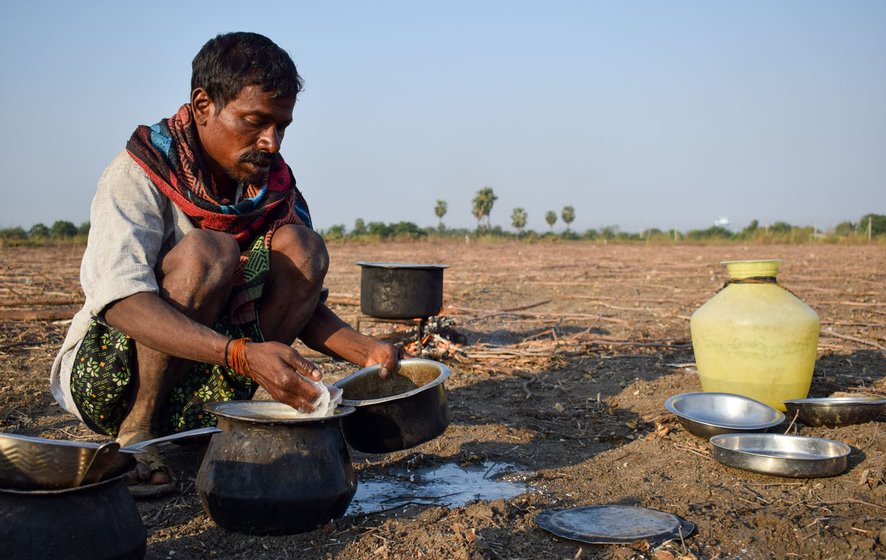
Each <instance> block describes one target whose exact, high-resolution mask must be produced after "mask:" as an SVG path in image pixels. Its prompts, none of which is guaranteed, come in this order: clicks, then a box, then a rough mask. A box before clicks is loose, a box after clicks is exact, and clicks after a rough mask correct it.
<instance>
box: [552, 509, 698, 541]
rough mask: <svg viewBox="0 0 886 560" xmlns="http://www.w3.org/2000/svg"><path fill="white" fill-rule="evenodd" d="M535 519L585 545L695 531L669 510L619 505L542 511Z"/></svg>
mask: <svg viewBox="0 0 886 560" xmlns="http://www.w3.org/2000/svg"><path fill="white" fill-rule="evenodd" d="M535 522H536V524H538V526H539V527H541V528H542V529H544V530H545V531H549V532H551V533H553V534H555V535H557V536H558V537H563V538H567V539H572V540H576V541H581V542H585V543H589V544H630V543H632V542H634V541H638V540H647V541H651V542H654V543H658V542H664V541H666V540H671V539H677V538H680V537H681V536H682V537H688V536H689V535H690V534H691V533H692V532H693V531H695V525H693V524H692V523H689V522H688V521H685V520H683V519H680V518H679V517H677V516H676V515H674V514H672V513H666V512H664V511H658V510H655V509H647V508H641V507H633V506H621V505H604V506H585V507H577V508H570V509H562V510H546V511H543V512H541V513H540V514H538V515H537V516H536V517H535Z"/></svg>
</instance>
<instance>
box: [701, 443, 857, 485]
mask: <svg viewBox="0 0 886 560" xmlns="http://www.w3.org/2000/svg"><path fill="white" fill-rule="evenodd" d="M710 441H711V446H712V447H713V450H712V455H713V457H714V459H716V460H717V461H719V462H721V463H723V464H724V465H727V466H730V467H735V468H739V469H744V470H748V471H754V472H758V473H761V474H768V475H774V476H786V477H792V478H816V477H822V476H834V475H838V474H840V473H841V472H843V471H844V470H846V465H847V457H848V456H849V452H850V451H851V450H852V449H851V448H850V447H849V446H848V445H846V444H845V443H841V442H839V441H834V440H830V439H824V438H816V437H807V436H791V435H785V434H721V435H717V436H714V437H712V438H711V440H710Z"/></svg>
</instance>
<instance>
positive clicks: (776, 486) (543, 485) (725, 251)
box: [0, 240, 886, 560]
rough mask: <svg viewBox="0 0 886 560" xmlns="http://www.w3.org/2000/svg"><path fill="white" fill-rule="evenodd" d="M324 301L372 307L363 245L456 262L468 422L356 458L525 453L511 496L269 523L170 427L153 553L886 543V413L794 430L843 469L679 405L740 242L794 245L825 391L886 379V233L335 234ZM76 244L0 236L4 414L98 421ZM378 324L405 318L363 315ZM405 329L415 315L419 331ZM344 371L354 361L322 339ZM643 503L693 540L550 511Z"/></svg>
mask: <svg viewBox="0 0 886 560" xmlns="http://www.w3.org/2000/svg"><path fill="white" fill-rule="evenodd" d="M330 251H331V255H332V265H331V270H330V274H329V277H328V282H327V285H328V287H329V288H330V290H331V297H330V302H331V303H332V304H333V306H334V308H335V309H336V310H337V311H338V312H339V314H340V315H342V316H343V317H345V318H346V319H347V320H349V321H351V322H356V319H357V318H358V316H359V306H358V305H357V304H358V302H359V273H360V270H359V267H358V266H356V265H355V262H356V261H358V260H369V261H390V262H432V263H446V264H448V265H450V268H448V269H447V270H446V273H445V300H444V309H443V315H444V316H446V317H449V318H451V319H453V320H454V321H455V329H456V330H457V331H458V332H460V333H461V334H463V335H465V336H466V339H467V344H466V345H464V346H463V347H461V348H459V349H458V350H457V351H456V352H455V353H454V354H453V352H454V349H453V348H451V347H450V348H447V347H446V345H445V343H444V342H440V344H438V345H437V349H438V350H439V351H440V352H441V353H445V356H441V359H443V360H445V361H446V362H447V363H449V364H450V365H451V366H452V367H453V375H452V377H451V378H450V380H449V381H448V382H447V389H448V393H449V404H450V409H451V412H452V424H451V426H450V427H449V429H448V430H447V431H446V432H445V433H444V434H443V435H442V436H440V437H439V438H437V439H435V440H433V441H431V442H429V443H427V444H424V445H422V446H420V447H418V448H415V449H412V450H409V451H405V452H400V453H395V454H390V455H379V456H375V455H372V456H369V455H362V454H358V453H354V454H353V457H354V462H355V467H356V469H357V471H358V477H361V476H362V477H367V476H369V475H371V474H378V473H381V472H383V471H384V469H385V468H388V467H390V466H392V465H397V466H408V467H409V468H417V467H421V466H430V465H437V464H443V463H456V464H460V465H466V464H472V463H477V462H480V461H493V462H502V463H508V464H515V465H518V466H520V467H521V468H523V469H525V470H526V471H528V472H529V473H531V474H530V475H529V477H528V482H529V484H530V489H529V490H528V491H527V492H526V493H524V494H522V495H520V496H517V497H514V498H510V499H506V500H495V501H491V502H475V503H471V504H468V505H465V506H462V507H457V508H454V509H448V508H445V507H441V506H430V505H407V506H404V507H400V508H397V509H393V510H390V511H386V512H383V513H375V514H370V515H363V516H356V517H345V518H344V519H341V520H338V521H336V522H334V523H331V524H329V525H327V526H325V527H322V528H320V529H318V530H316V531H313V532H310V533H306V534H301V535H294V536H285V537H258V536H250V535H243V534H238V533H233V532H228V531H226V530H223V529H221V528H219V527H217V526H216V525H215V524H214V523H213V522H212V520H211V519H210V518H209V517H208V516H207V515H206V514H205V513H204V512H203V511H202V510H201V508H200V504H199V500H198V498H197V496H196V493H195V490H194V478H195V476H196V471H197V468H198V466H199V455H198V456H196V457H195V456H194V453H193V452H192V451H187V450H185V449H184V448H181V449H177V448H176V446H173V447H172V448H171V451H170V452H169V455H170V457H169V458H170V461H171V462H172V463H173V464H176V465H177V466H178V467H179V468H181V469H182V471H181V480H180V488H181V493H180V494H179V495H177V496H173V497H170V498H166V499H160V500H155V501H149V502H139V506H138V507H139V510H140V513H141V515H142V519H143V521H144V523H145V525H146V527H147V529H148V548H147V557H148V558H175V559H185V558H259V559H272V558H345V559H358V558H408V559H413V558H441V559H442V558H488V559H495V558H532V559H534V558H656V559H659V560H666V559H670V558H679V557H681V556H684V557H688V558H692V557H696V558H884V557H886V530H884V526H886V524H884V519H886V472H884V469H886V437H884V429H883V423H882V420H883V418H882V417H881V418H880V420H881V421H880V422H870V423H867V424H859V425H852V426H847V427H842V428H830V429H829V428H809V427H805V426H802V425H798V424H795V425H794V426H793V427H792V428H791V431H792V432H797V433H800V434H804V435H812V436H822V437H826V438H832V439H836V440H840V441H843V442H845V443H847V444H849V445H850V446H851V447H852V454H851V455H850V457H849V467H848V469H847V470H846V472H844V473H843V474H841V475H839V476H836V477H832V478H816V479H786V478H777V477H771V476H764V475H759V474H755V473H750V472H746V471H738V470H734V469H731V468H728V467H725V466H722V465H720V464H719V463H718V462H716V461H715V460H713V459H712V458H711V457H710V450H709V448H708V444H707V443H706V442H704V441H703V440H701V439H699V438H696V437H695V436H693V435H691V434H689V433H687V432H686V431H685V430H684V429H683V428H682V427H681V426H680V425H679V424H678V423H677V422H676V420H675V418H673V417H672V416H671V415H669V414H668V413H667V412H666V411H665V410H664V408H663V403H664V401H665V399H666V398H667V397H668V396H670V395H673V394H676V393H682V392H688V391H697V390H700V388H701V386H700V384H699V379H698V376H697V374H696V372H695V370H694V368H693V367H692V362H693V354H692V347H691V345H690V341H689V322H688V318H689V315H690V314H691V313H692V312H693V311H694V310H695V309H696V308H697V307H698V306H699V305H700V304H701V303H703V302H704V301H705V300H707V299H708V298H709V297H711V296H712V295H713V294H714V293H715V292H716V290H717V289H718V288H719V287H720V286H721V285H722V283H723V281H724V279H725V270H724V268H723V267H722V266H721V265H720V264H719V263H720V261H722V260H727V259H748V258H780V259H783V260H784V263H783V265H782V271H781V274H780V276H779V280H780V281H781V282H782V283H783V284H784V285H785V286H787V287H789V288H790V289H791V290H792V291H793V292H794V293H796V294H797V295H798V296H800V297H801V298H802V299H803V300H805V301H806V302H807V303H808V304H810V305H811V306H812V307H813V308H814V309H816V310H817V311H818V313H819V315H820V317H821V320H822V336H821V339H820V342H819V355H818V360H817V363H816V367H815V374H814V378H813V383H812V389H811V395H813V396H827V395H831V394H833V393H835V392H849V393H852V394H856V393H859V392H864V393H869V394H880V395H883V394H886V386H884V373H886V359H884V347H886V248H884V247H883V246H882V245H881V246H849V247H844V246H832V245H801V246H749V247H745V246H741V245H721V246H716V245H714V246H693V245H676V246H661V245H656V246H643V245H604V244H593V243H578V242H575V243H538V244H523V243H514V242H509V243H478V242H476V241H473V240H472V241H470V242H466V241H460V242H454V241H452V242H439V243H438V242H416V243H385V244H341V245H333V246H331V248H330ZM81 254H82V248H81V247H48V248H28V249H10V248H0V256H2V258H0V262H2V263H3V265H2V267H3V268H2V272H0V310H2V314H0V315H2V316H0V379H2V381H0V387H2V392H0V430H2V431H7V432H16V433H24V434H31V435H42V436H46V437H51V438H66V439H92V440H96V441H98V440H101V439H102V438H101V437H98V436H96V435H94V434H91V433H90V432H89V431H88V430H86V429H85V428H83V427H82V426H81V425H79V423H78V422H77V421H75V419H73V417H71V416H70V415H68V414H67V413H64V412H63V411H62V410H60V408H59V407H58V406H56V405H55V404H54V403H53V401H52V398H51V396H50V395H49V392H48V387H47V372H48V369H49V366H50V363H51V361H52V358H53V356H54V354H55V352H56V349H57V348H58V346H59V345H60V343H61V340H62V338H63V336H64V333H65V330H66V328H67V319H69V318H70V316H71V315H72V314H73V311H74V309H75V308H76V305H77V303H78V302H80V301H81V298H82V295H81V292H80V289H79V285H78V266H79V261H80V257H81ZM365 328H366V329H367V330H369V329H372V331H373V332H374V333H376V334H378V335H380V336H381V335H385V334H387V333H390V331H391V329H393V328H395V326H393V325H383V324H382V325H378V324H376V325H369V326H366V327H365ZM404 336H405V335H404ZM323 367H324V368H325V369H326V371H327V372H328V377H329V379H335V378H337V377H340V376H341V375H344V374H346V373H348V372H350V371H352V370H353V368H352V367H350V366H348V365H346V364H341V363H335V362H331V361H323ZM593 504H627V505H636V506H642V507H648V508H654V509H659V510H664V511H669V512H672V513H674V514H677V515H679V516H681V517H683V518H685V519H686V520H688V521H690V522H692V523H694V524H696V525H697V527H698V530H697V533H696V534H694V535H693V536H691V537H689V538H686V539H685V540H684V541H683V542H680V541H679V540H677V541H675V542H670V543H666V544H664V545H658V546H656V547H649V546H647V545H646V544H645V543H643V542H639V543H635V544H634V545H633V546H611V545H607V546H602V545H587V544H582V543H577V542H573V541H569V540H564V539H560V538H556V537H554V536H552V535H551V534H549V533H547V532H545V531H543V530H541V529H539V528H538V526H537V525H536V524H535V522H534V519H535V516H536V515H537V514H538V513H539V512H541V511H543V510H546V509H549V508H565V507H572V506H581V505H593Z"/></svg>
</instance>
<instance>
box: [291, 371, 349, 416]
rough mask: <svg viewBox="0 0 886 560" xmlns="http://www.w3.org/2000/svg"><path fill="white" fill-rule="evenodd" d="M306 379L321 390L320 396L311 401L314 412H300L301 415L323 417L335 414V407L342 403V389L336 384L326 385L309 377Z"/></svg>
mask: <svg viewBox="0 0 886 560" xmlns="http://www.w3.org/2000/svg"><path fill="white" fill-rule="evenodd" d="M305 380H306V381H307V382H308V383H310V384H311V385H313V386H314V388H316V389H317V390H318V391H320V396H318V397H317V398H316V399H315V400H314V402H313V403H311V404H313V405H314V410H313V411H312V412H300V414H299V415H300V416H301V417H303V418H322V417H324V416H332V415H333V414H335V408H336V407H337V406H338V405H339V404H341V396H342V390H341V389H339V388H338V387H336V386H334V385H326V384H325V383H320V382H318V381H311V380H310V379H307V378H305Z"/></svg>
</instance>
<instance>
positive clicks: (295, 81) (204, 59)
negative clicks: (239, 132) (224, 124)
mask: <svg viewBox="0 0 886 560" xmlns="http://www.w3.org/2000/svg"><path fill="white" fill-rule="evenodd" d="M256 85H257V86H261V88H262V91H266V92H271V93H273V95H274V97H275V98H277V99H293V100H294V99H295V98H296V97H297V96H298V93H299V92H300V91H301V90H302V87H303V86H302V79H301V76H299V75H298V71H297V70H296V68H295V63H294V62H293V61H292V58H290V56H289V54H288V53H287V52H286V51H284V50H283V49H281V48H280V47H278V46H277V44H276V43H274V42H273V41H271V40H270V39H268V38H267V37H265V36H264V35H259V34H258V33H249V32H244V31H239V32H235V33H223V34H221V35H218V36H216V37H215V38H213V39H210V40H209V41H207V43H206V44H205V45H203V48H201V49H200V52H198V53H197V56H195V57H194V61H193V62H192V63H191V91H194V90H195V89H197V88H203V89H205V90H206V93H207V94H208V95H209V98H210V99H212V102H213V103H214V104H215V106H216V108H217V110H218V111H221V110H222V108H224V106H225V105H227V104H228V103H230V102H231V101H233V100H234V99H236V98H237V96H238V95H239V94H240V90H241V89H243V88H244V87H246V86H256Z"/></svg>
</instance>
